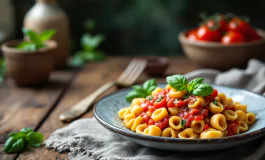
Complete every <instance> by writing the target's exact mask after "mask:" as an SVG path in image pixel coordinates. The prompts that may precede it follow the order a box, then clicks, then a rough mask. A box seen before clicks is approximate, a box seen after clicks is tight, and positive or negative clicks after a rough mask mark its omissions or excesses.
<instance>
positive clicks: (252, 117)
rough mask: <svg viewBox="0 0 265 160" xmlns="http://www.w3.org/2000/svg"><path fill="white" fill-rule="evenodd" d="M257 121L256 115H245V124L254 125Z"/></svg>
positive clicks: (249, 113)
mask: <svg viewBox="0 0 265 160" xmlns="http://www.w3.org/2000/svg"><path fill="white" fill-rule="evenodd" d="M255 121H256V116H255V114H254V113H251V112H248V113H246V115H245V122H246V123H247V124H253V123H254V122H255Z"/></svg>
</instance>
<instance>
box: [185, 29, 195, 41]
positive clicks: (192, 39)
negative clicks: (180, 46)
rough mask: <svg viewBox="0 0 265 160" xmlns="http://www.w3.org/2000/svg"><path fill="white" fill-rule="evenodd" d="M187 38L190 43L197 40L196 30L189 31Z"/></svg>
mask: <svg viewBox="0 0 265 160" xmlns="http://www.w3.org/2000/svg"><path fill="white" fill-rule="evenodd" d="M187 37H188V39H189V40H190V41H196V40H197V29H194V30H191V31H189V32H188V35H187Z"/></svg>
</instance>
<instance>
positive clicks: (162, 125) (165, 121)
mask: <svg viewBox="0 0 265 160" xmlns="http://www.w3.org/2000/svg"><path fill="white" fill-rule="evenodd" d="M168 121H169V118H168V117H164V119H162V120H161V121H158V122H155V125H156V126H157V127H159V128H160V129H161V130H163V129H164V128H166V127H167V126H168Z"/></svg>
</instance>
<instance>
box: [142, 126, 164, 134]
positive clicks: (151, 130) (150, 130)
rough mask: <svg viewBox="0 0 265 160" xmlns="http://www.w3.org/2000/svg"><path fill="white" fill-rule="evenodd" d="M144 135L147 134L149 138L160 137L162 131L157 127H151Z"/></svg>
mask: <svg viewBox="0 0 265 160" xmlns="http://www.w3.org/2000/svg"><path fill="white" fill-rule="evenodd" d="M143 134H146V135H149V136H160V135H161V129H160V128H159V127H157V126H155V125H151V126H149V127H147V128H146V129H145V130H144V132H143Z"/></svg>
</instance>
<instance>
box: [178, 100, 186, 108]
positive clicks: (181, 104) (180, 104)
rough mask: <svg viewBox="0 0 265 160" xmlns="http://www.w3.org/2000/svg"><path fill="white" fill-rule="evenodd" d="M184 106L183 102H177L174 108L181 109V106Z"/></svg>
mask: <svg viewBox="0 0 265 160" xmlns="http://www.w3.org/2000/svg"><path fill="white" fill-rule="evenodd" d="M185 104H186V102H185V101H182V100H178V101H177V103H175V106H176V107H182V106H184V105H185Z"/></svg>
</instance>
